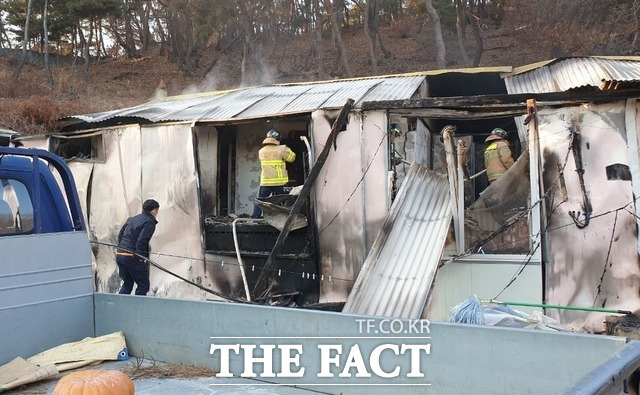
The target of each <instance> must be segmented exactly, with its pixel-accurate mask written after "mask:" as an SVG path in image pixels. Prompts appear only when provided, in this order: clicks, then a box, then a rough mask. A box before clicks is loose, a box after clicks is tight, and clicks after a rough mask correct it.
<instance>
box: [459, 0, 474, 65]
mask: <svg viewBox="0 0 640 395" xmlns="http://www.w3.org/2000/svg"><path fill="white" fill-rule="evenodd" d="M455 6H456V32H457V33H458V46H459V47H460V55H461V56H462V63H463V64H464V67H471V60H470V59H469V54H468V53H467V47H466V46H465V44H464V41H465V34H464V31H465V25H464V20H463V16H464V19H466V16H467V13H466V12H464V11H463V10H462V7H464V5H463V4H462V1H461V0H455Z"/></svg>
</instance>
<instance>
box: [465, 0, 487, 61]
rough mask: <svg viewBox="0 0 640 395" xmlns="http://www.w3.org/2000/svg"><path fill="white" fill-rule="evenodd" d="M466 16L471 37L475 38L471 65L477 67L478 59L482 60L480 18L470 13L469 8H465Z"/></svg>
mask: <svg viewBox="0 0 640 395" xmlns="http://www.w3.org/2000/svg"><path fill="white" fill-rule="evenodd" d="M467 17H468V18H469V24H471V31H472V32H473V37H474V38H475V40H476V54H475V56H474V57H473V67H478V66H479V65H480V60H482V53H483V52H484V42H483V40H482V32H481V31H480V19H479V18H478V17H476V16H475V15H473V14H471V10H467Z"/></svg>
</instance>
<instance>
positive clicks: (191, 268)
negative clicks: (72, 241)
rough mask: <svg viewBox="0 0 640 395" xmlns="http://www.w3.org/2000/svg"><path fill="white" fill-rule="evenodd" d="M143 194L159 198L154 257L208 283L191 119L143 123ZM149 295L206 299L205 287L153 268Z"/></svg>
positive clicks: (143, 196)
mask: <svg viewBox="0 0 640 395" xmlns="http://www.w3.org/2000/svg"><path fill="white" fill-rule="evenodd" d="M141 141H142V155H141V156H142V198H143V200H144V199H149V198H153V199H155V200H157V201H158V202H159V203H160V212H159V214H158V218H157V219H158V225H157V227H156V233H155V234H154V236H153V238H152V239H151V251H152V254H151V259H153V260H154V261H156V262H157V263H158V264H159V265H161V266H163V267H164V268H166V269H168V270H170V271H172V272H174V273H176V274H178V275H180V276H182V277H185V278H187V279H189V280H191V281H194V282H196V283H203V282H204V263H203V259H204V256H203V252H202V236H201V225H200V209H199V207H200V204H199V199H198V183H197V178H196V165H195V155H194V151H193V150H194V145H193V133H192V129H191V124H186V123H185V124H169V125H163V126H142V128H141ZM158 253H159V254H160V255H158ZM150 277H151V291H150V294H153V295H158V296H169V297H174V298H188V299H204V294H203V291H201V290H199V289H198V288H196V287H194V286H192V285H189V284H187V283H185V282H183V281H181V280H179V279H177V278H175V277H173V276H171V275H169V274H167V273H164V272H161V271H159V270H158V269H154V268H151V272H150Z"/></svg>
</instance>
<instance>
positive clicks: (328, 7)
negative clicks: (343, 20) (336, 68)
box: [322, 0, 353, 77]
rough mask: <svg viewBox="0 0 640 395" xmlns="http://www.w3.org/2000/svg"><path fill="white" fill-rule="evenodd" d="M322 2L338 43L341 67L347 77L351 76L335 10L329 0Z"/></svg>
mask: <svg viewBox="0 0 640 395" xmlns="http://www.w3.org/2000/svg"><path fill="white" fill-rule="evenodd" d="M322 2H323V3H324V8H325V10H326V12H327V16H328V17H329V21H330V22H331V31H332V32H333V35H334V37H335V38H336V43H337V44H338V50H339V51H340V59H341V61H342V67H343V69H344V72H345V74H346V75H347V77H352V76H353V72H352V71H351V66H350V65H349V59H348V58H347V49H346V48H345V46H344V42H343V41H342V34H341V33H340V24H339V21H338V16H337V11H336V10H335V8H334V7H333V4H331V0H323V1H322Z"/></svg>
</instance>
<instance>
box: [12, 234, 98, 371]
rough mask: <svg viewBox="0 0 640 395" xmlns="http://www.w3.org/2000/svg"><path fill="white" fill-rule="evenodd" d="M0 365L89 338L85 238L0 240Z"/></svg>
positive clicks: (51, 236) (53, 236)
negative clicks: (19, 357)
mask: <svg viewBox="0 0 640 395" xmlns="http://www.w3.org/2000/svg"><path fill="white" fill-rule="evenodd" d="M0 251H2V252H1V253H0V254H1V255H0V365H2V364H4V363H6V362H9V361H11V360H12V359H13V358H15V357H17V356H21V357H24V358H28V357H31V356H32V355H35V354H37V353H39V352H41V351H43V350H46V349H49V348H52V347H55V346H58V345H60V344H62V343H67V342H70V341H77V340H81V339H82V338H84V337H87V336H93V335H94V326H93V275H92V273H91V256H90V250H89V243H88V242H87V234H86V233H85V232H77V233H68V232H66V233H51V234H43V235H29V236H11V237H2V238H0Z"/></svg>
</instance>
